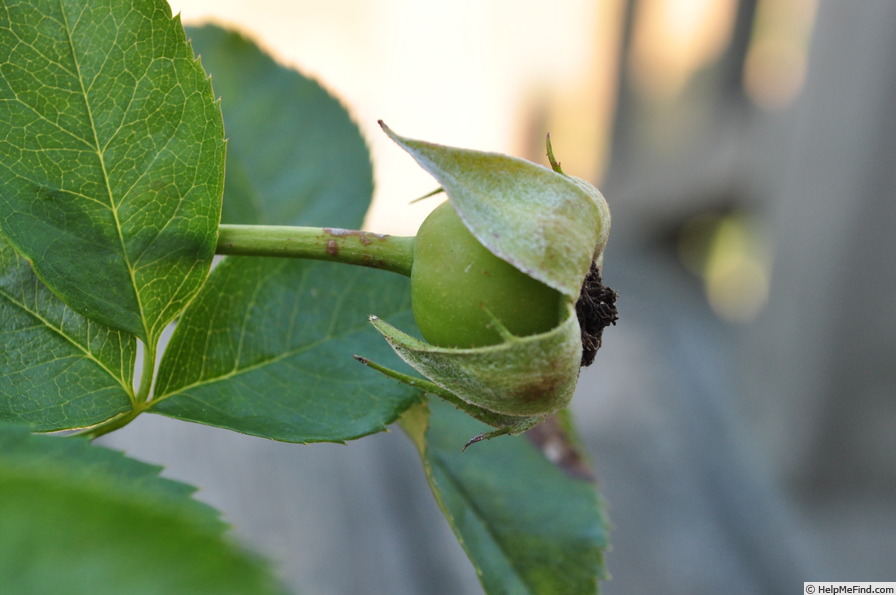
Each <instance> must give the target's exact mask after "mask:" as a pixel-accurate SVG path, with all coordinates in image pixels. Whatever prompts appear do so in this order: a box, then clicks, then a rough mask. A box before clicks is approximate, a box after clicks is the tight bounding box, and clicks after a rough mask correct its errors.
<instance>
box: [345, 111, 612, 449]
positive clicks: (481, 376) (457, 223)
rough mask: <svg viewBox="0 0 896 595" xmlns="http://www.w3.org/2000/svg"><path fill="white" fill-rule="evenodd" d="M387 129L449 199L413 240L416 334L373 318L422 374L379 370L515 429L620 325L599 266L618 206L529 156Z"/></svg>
mask: <svg viewBox="0 0 896 595" xmlns="http://www.w3.org/2000/svg"><path fill="white" fill-rule="evenodd" d="M380 125H381V126H382V127H383V130H384V131H385V132H386V134H387V135H388V136H389V137H390V138H391V139H392V140H394V141H395V142H396V143H398V145H399V146H401V147H402V148H403V149H405V150H406V151H407V152H408V153H409V154H410V155H411V156H412V157H413V158H414V159H415V160H416V161H417V163H419V164H420V165H421V166H422V167H423V168H424V169H425V170H427V171H428V172H429V173H431V174H432V175H433V176H434V177H435V178H436V180H437V181H438V182H439V184H440V185H441V188H442V190H444V191H445V193H446V194H447V195H448V202H446V203H445V204H442V205H440V206H438V207H437V208H436V209H435V210H434V211H433V212H432V213H431V214H430V215H429V217H427V219H426V220H425V221H424V222H423V225H422V226H421V227H420V230H419V232H418V234H417V237H416V239H415V240H414V250H413V252H414V254H413V263H412V264H411V273H410V274H411V302H412V308H413V311H414V317H415V319H416V322H417V326H418V327H419V329H420V333H421V334H422V335H423V337H424V338H425V339H426V341H420V340H419V339H417V338H415V337H413V336H412V335H409V334H407V333H405V332H403V331H401V330H399V329H397V328H395V327H393V326H392V325H390V324H388V323H387V322H386V321H384V320H381V319H380V318H378V317H376V316H372V317H371V321H372V323H373V325H374V326H375V327H376V329H377V330H378V331H380V333H382V335H383V336H384V337H385V339H386V340H387V341H388V342H389V344H390V345H391V346H392V348H393V349H394V350H395V352H396V353H397V354H398V355H399V356H400V357H401V358H402V359H403V360H404V361H405V362H407V363H408V364H410V366H411V367H413V368H414V369H415V370H416V371H417V372H418V373H419V374H421V375H422V376H423V378H420V377H417V376H410V375H408V374H404V373H402V372H398V371H396V370H390V369H388V368H385V367H383V366H380V365H379V364H377V363H376V362H371V361H370V360H368V359H366V358H363V357H360V356H358V359H359V360H360V361H362V362H363V363H365V364H367V365H369V366H371V367H373V368H374V369H376V370H378V371H380V372H382V373H384V374H386V375H388V376H391V377H393V378H396V379H398V380H400V381H402V382H406V383H407V384H410V385H412V386H415V387H418V388H421V389H422V390H424V391H426V392H427V393H429V394H432V395H437V396H439V397H441V398H443V399H445V400H447V401H448V402H450V403H452V404H454V405H455V406H457V407H458V408H460V409H462V410H464V411H466V412H467V413H469V414H470V415H472V416H473V417H475V418H476V419H479V420H481V421H483V422H486V423H487V424H490V425H491V426H493V427H494V428H496V429H495V430H493V431H490V432H485V433H483V434H480V435H478V436H476V437H474V438H473V439H472V440H470V441H469V442H468V443H467V444H468V445H469V444H471V443H473V442H477V441H479V440H482V439H487V438H494V437H495V436H501V435H505V434H518V433H520V432H523V431H525V430H527V429H529V428H532V427H533V426H535V425H537V424H539V423H541V422H542V421H544V420H545V419H547V418H548V417H549V416H551V415H553V414H554V413H556V412H558V411H560V410H562V409H563V408H564V407H566V405H567V404H568V403H569V400H570V399H571V398H572V395H573V392H574V391H575V387H576V382H577V380H578V377H579V369H580V366H582V365H588V364H589V363H590V361H591V360H592V359H593V358H594V352H595V351H596V349H597V347H599V346H600V332H601V330H602V328H603V327H604V326H606V324H612V323H614V322H615V319H616V318H615V317H616V314H615V306H614V301H615V292H613V291H612V290H609V289H606V288H604V287H603V285H602V284H601V281H600V264H601V262H602V259H603V250H604V246H605V245H606V242H607V237H608V236H609V232H610V212H609V208H608V207H607V203H606V201H605V200H604V197H603V196H602V195H601V193H600V192H598V190H597V189H596V188H594V186H592V185H591V184H588V183H587V182H585V181H584V180H581V179H579V178H574V177H572V176H568V175H566V174H565V173H563V171H562V170H561V169H560V166H559V164H558V163H557V162H556V161H555V160H554V158H553V153H552V151H551V149H550V143H548V146H547V150H548V158H549V161H550V163H551V168H550V169H549V168H546V167H543V166H541V165H536V164H534V163H531V162H529V161H525V160H523V159H518V158H515V157H510V156H507V155H501V154H497V153H485V152H481V151H473V150H469V149H459V148H455V147H448V146H444V145H439V144H435V143H429V142H425V141H419V140H413V139H409V138H405V137H402V136H399V135H397V134H395V133H394V132H392V130H390V129H389V128H388V127H387V126H385V125H384V124H383V123H382V122H380Z"/></svg>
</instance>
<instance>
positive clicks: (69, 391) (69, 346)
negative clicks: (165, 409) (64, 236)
mask: <svg viewBox="0 0 896 595" xmlns="http://www.w3.org/2000/svg"><path fill="white" fill-rule="evenodd" d="M135 343H136V341H135V340H134V337H133V336H132V335H129V334H127V333H123V332H121V331H116V330H112V329H109V328H107V327H105V326H103V325H102V324H100V323H98V322H95V321H92V320H89V319H87V318H85V317H83V316H81V315H80V314H78V313H77V312H75V311H73V310H72V309H71V308H69V307H68V306H66V305H65V304H63V303H62V301H60V300H59V298H57V297H56V296H55V295H53V293H52V292H50V290H49V289H47V287H46V286H45V285H44V284H43V283H42V282H41V281H40V280H39V279H38V278H37V277H36V276H35V275H34V273H33V271H32V270H31V266H30V265H29V264H28V263H27V262H26V261H25V259H23V258H22V257H21V256H19V255H18V254H16V252H15V250H13V248H12V246H10V245H9V243H8V242H6V240H4V239H3V237H2V236H0V420H5V421H18V422H23V423H27V424H29V426H30V427H31V428H32V429H34V430H59V429H63V428H76V427H82V426H89V425H92V424H94V423H97V422H100V421H103V420H105V419H108V418H110V417H112V416H114V415H116V414H118V413H123V412H125V411H128V410H129V409H130V406H131V401H130V399H131V396H132V394H133V390H132V388H131V387H132V380H133V379H132V375H133V369H134V357H135V353H136V347H135Z"/></svg>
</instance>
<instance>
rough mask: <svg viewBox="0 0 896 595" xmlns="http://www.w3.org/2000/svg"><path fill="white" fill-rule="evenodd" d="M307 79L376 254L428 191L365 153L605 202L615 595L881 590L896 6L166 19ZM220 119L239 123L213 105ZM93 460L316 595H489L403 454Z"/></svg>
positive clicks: (164, 448) (373, 445)
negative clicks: (157, 485)
mask: <svg viewBox="0 0 896 595" xmlns="http://www.w3.org/2000/svg"><path fill="white" fill-rule="evenodd" d="M171 4H172V7H173V9H174V11H175V12H176V13H177V12H180V13H181V15H182V18H183V20H184V22H185V23H187V24H198V23H201V22H207V21H213V22H216V23H219V24H224V25H229V26H232V27H234V28H237V29H239V30H241V31H242V32H244V33H245V34H247V35H249V36H251V37H253V38H254V39H255V40H256V41H258V42H259V43H260V44H261V45H262V46H263V47H265V48H266V49H267V50H268V51H270V52H271V53H273V54H274V55H275V56H276V57H277V59H278V60H279V61H281V62H282V63H284V64H287V65H290V66H293V67H296V68H298V69H299V70H300V71H302V72H303V73H305V74H307V75H311V76H314V77H316V78H318V79H319V80H320V81H321V82H322V83H323V84H324V85H325V86H326V87H327V88H328V89H330V90H331V92H333V93H334V94H336V95H337V96H339V97H340V98H341V99H342V100H343V102H344V103H345V105H346V106H347V107H348V109H349V111H350V113H351V114H352V116H353V118H354V119H355V120H356V121H357V122H358V124H359V126H360V127H361V129H362V131H363V132H364V134H365V136H366V138H367V139H368V142H369V143H370V145H371V147H372V151H373V155H374V164H375V169H376V176H377V191H376V195H375V202H374V208H373V210H372V211H371V214H370V216H369V219H368V222H367V228H368V229H370V230H374V231H379V232H388V233H400V234H411V233H413V232H414V230H415V229H416V227H417V225H418V224H419V222H420V221H421V220H422V219H423V217H425V215H426V214H427V212H428V210H429V209H431V208H432V203H426V202H424V203H419V204H415V205H408V203H409V201H410V200H412V199H414V198H416V197H418V196H421V195H422V194H425V193H426V192H428V191H430V190H432V189H433V188H434V183H433V181H432V179H431V178H429V177H428V175H427V174H425V173H424V172H423V171H422V170H420V169H419V168H418V167H417V166H416V165H415V164H414V163H413V162H412V160H411V159H410V158H408V157H407V155H405V154H404V153H403V152H402V151H400V150H398V149H397V147H395V146H394V145H392V144H391V142H389V141H388V140H387V139H386V138H385V137H384V136H383V135H382V134H381V133H380V132H379V130H378V127H377V126H376V120H377V119H379V118H382V119H384V120H385V121H386V122H388V123H389V125H390V126H392V127H393V128H394V129H395V130H396V131H398V132H399V133H401V134H405V135H408V136H412V137H414V138H422V139H427V140H433V141H437V142H440V143H444V144H450V145H456V146H463V147H469V148H476V149H483V150H494V151H501V152H505V153H510V154H514V155H518V156H522V157H526V158H528V159H531V160H533V161H536V162H539V163H544V162H545V158H544V156H543V153H544V151H543V139H544V134H545V133H546V132H550V133H551V137H552V140H553V144H554V149H555V153H556V154H557V156H558V159H559V160H560V161H561V162H562V163H563V167H564V170H565V171H566V172H568V173H570V174H572V175H577V176H579V177H583V178H587V179H589V180H591V181H593V182H594V183H596V184H597V185H598V187H599V188H601V189H602V191H603V192H604V194H605V195H606V197H607V200H608V202H609V203H610V206H611V209H612V212H613V218H614V219H613V234H612V237H611V240H610V244H609V247H608V251H607V253H606V259H605V268H604V280H605V282H607V283H608V284H609V285H611V286H612V287H614V288H615V289H616V290H617V291H618V292H619V294H620V298H619V307H620V321H619V324H618V326H616V327H613V328H610V329H608V330H607V332H606V333H605V335H604V347H603V349H602V350H601V352H600V353H599V355H598V357H597V361H596V363H595V364H594V365H593V366H592V367H591V368H589V369H587V370H586V371H585V372H584V373H583V375H582V380H581V382H580V385H579V390H578V394H577V396H576V397H575V399H574V409H575V411H576V413H577V419H578V424H579V426H580V427H581V429H582V431H583V434H584V437H585V439H586V441H587V443H588V445H589V448H590V450H591V453H592V458H593V461H594V466H595V468H596V471H597V474H598V476H599V478H600V479H599V481H600V485H601V490H602V492H603V494H604V496H605V497H606V499H607V501H608V503H609V504H608V505H609V516H610V518H611V520H612V522H613V526H614V527H613V532H612V535H611V540H612V543H613V549H612V551H611V552H610V553H609V555H608V557H607V564H608V567H609V570H610V572H611V573H612V575H613V578H612V580H609V581H607V582H605V583H603V585H602V592H604V593H607V594H611V595H612V594H629V593H631V594H641V593H649V592H663V593H673V594H675V593H682V594H684V593H688V594H693V593H720V592H725V593H745V594H746V593H795V592H797V591H796V589H799V588H800V587H799V585H800V584H801V583H802V582H803V581H809V580H816V581H820V580H829V581H838V580H839V581H847V580H856V581H886V580H896V574H894V564H893V562H894V560H896V539H894V536H896V498H894V494H896V308H894V298H893V296H894V295H896V258H894V257H896V239H894V237H896V236H894V232H896V167H894V163H896V103H894V97H896V68H894V67H893V63H894V61H896V3H894V2H892V1H890V0H854V1H852V2H839V1H835V0H628V1H625V0H563V1H562V2H553V3H548V2H537V1H534V0H513V1H510V0H475V1H474V0H452V1H450V2H449V1H447V0H430V1H428V2H414V1H411V0H328V2H326V3H323V2H303V1H290V2H286V1H285V0H283V1H277V0H253V1H252V2H247V1H245V0H215V1H214V2H212V1H211V0H172V1H171ZM225 101H226V98H225ZM103 441H104V442H105V443H106V444H109V445H112V446H115V447H118V448H121V449H124V450H125V451H127V452H128V453H130V454H132V455H134V456H137V457H138V458H142V459H145V460H150V461H154V462H158V463H160V464H163V465H165V466H166V467H167V469H168V471H167V474H168V475H169V476H172V477H176V478H179V479H183V480H184V481H187V482H189V483H192V484H194V485H198V486H199V487H200V490H201V491H200V492H199V497H200V498H201V499H204V500H206V501H208V502H210V503H211V504H213V505H215V506H217V507H219V508H220V509H222V510H223V511H224V514H225V516H226V518H227V520H228V521H230V522H231V523H233V525H234V526H235V528H236V529H235V531H236V534H237V536H238V537H239V538H240V539H242V540H243V541H244V542H246V543H248V544H250V545H251V546H252V547H254V548H255V549H257V550H258V551H260V552H261V553H263V554H265V555H267V556H269V557H270V558H272V559H273V560H275V563H276V565H277V567H278V569H279V571H280V574H281V575H282V576H283V577H284V578H285V580H286V581H287V582H288V584H290V585H291V586H293V587H294V588H295V589H297V590H301V591H303V592H306V593H315V594H354V593H358V594H362V593H364V594H366V593H372V592H376V593H393V594H396V593H399V594H403V593H407V594H414V593H445V594H457V593H477V592H480V588H479V586H478V581H477V580H476V577H475V574H474V572H473V570H472V568H471V567H470V566H469V563H468V562H467V561H466V559H465V557H464V554H463V553H462V551H461V550H460V547H459V546H458V545H457V543H456V541H455V540H454V538H453V536H452V535H451V533H450V530H449V529H448V527H447V525H446V524H445V523H444V521H443V520H442V519H441V517H440V515H439V512H438V510H437V508H436V505H435V503H434V502H433V500H432V497H431V495H430V494H429V491H428V488H427V486H426V484H425V481H424V478H423V475H422V473H420V469H419V463H418V461H417V457H416V453H415V452H414V451H413V449H412V447H411V445H410V443H409V442H408V441H407V440H406V439H405V438H404V437H403V436H402V435H401V434H400V432H394V433H390V434H380V435H377V436H373V437H370V438H367V439H364V440H361V441H358V442H355V443H352V444H351V445H349V446H339V445H314V446H295V445H286V444H277V443H273V442H269V441H264V440H261V439H257V438H249V437H246V436H242V435H238V434H233V433H228V432H226V431H223V430H214V429H210V428H205V427H201V426H196V425H191V424H185V423H183V422H176V421H172V420H168V419H165V418H161V417H157V416H142V417H141V418H139V419H138V421H137V422H135V423H134V424H131V426H129V427H128V428H126V429H125V430H122V431H120V432H118V433H116V434H113V435H111V436H109V437H107V438H104V439H103Z"/></svg>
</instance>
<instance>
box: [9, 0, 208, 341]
mask: <svg viewBox="0 0 896 595" xmlns="http://www.w3.org/2000/svg"><path fill="white" fill-rule="evenodd" d="M0 56H2V61H0V75H2V76H0V129H2V130H3V134H2V135H0V229H2V232H3V233H4V234H5V235H6V236H7V238H8V239H9V241H10V243H12V244H13V245H14V246H15V247H16V249H17V250H19V251H20V252H21V253H22V254H23V255H24V256H25V257H26V258H27V259H28V260H29V261H31V262H32V264H33V266H34V269H35V271H36V273H37V275H38V276H39V277H40V278H41V279H42V280H43V281H44V282H45V283H46V284H47V285H48V286H49V287H50V288H51V289H52V290H53V291H54V292H55V293H56V294H58V295H59V296H60V297H61V298H62V299H63V301H65V302H66V303H67V304H68V305H69V306H71V307H72V308H74V309H75V310H76V311H78V312H79V313H81V314H83V315H85V316H87V317H89V318H92V319H94V320H98V321H101V322H103V323H104V324H106V325H108V326H111V327H113V328H117V329H120V330H124V331H127V332H129V333H132V334H134V335H136V336H138V337H140V338H141V339H143V340H144V341H145V342H147V343H149V344H151V345H154V343H155V340H156V338H157V337H158V334H159V333H160V332H161V330H162V328H164V326H165V325H166V324H168V323H169V322H170V321H171V320H172V319H174V317H175V316H177V315H178V313H179V312H180V311H181V310H182V309H183V308H184V306H185V305H186V304H187V303H188V301H189V300H190V299H191V298H192V296H193V295H194V294H195V293H196V291H197V290H198V289H199V287H200V285H201V284H202V282H203V281H204V280H205V277H206V275H207V273H208V268H209V266H210V264H211V258H212V255H213V253H214V248H215V243H216V233H217V226H218V222H219V219H220V204H221V203H220V201H221V194H222V184H223V177H224V133H223V123H222V119H221V112H220V109H219V106H218V104H217V102H216V101H215V99H214V97H213V95H212V92H211V86H210V84H209V81H208V78H207V76H206V74H205V72H204V71H203V70H202V67H201V66H200V64H199V63H198V61H196V60H195V59H194V57H193V52H192V50H191V48H190V46H189V44H188V43H186V39H185V37H184V33H183V29H182V27H181V25H180V21H179V19H178V18H176V17H175V18H172V16H171V11H170V8H169V7H168V5H167V4H166V3H165V2H164V1H162V0H139V1H134V2H118V1H116V0H97V1H92V2H76V1H71V0H70V1H62V2H60V1H56V0H36V1H35V0H21V1H19V0H10V1H7V2H4V3H3V6H2V8H0Z"/></svg>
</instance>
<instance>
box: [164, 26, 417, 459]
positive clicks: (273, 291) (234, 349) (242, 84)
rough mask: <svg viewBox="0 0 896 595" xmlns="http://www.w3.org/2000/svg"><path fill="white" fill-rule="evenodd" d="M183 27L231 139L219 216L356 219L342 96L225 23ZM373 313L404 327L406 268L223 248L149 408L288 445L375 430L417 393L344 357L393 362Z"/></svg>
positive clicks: (357, 141) (359, 147) (360, 211)
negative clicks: (218, 98)
mask: <svg viewBox="0 0 896 595" xmlns="http://www.w3.org/2000/svg"><path fill="white" fill-rule="evenodd" d="M189 33H190V36H191V37H192V39H193V41H194V43H195V44H196V45H195V47H196V49H197V51H199V52H200V53H201V54H202V57H203V64H205V65H207V66H208V68H209V70H210V71H211V73H212V77H213V83H214V86H215V90H216V92H221V93H222V94H223V96H224V99H223V103H222V105H223V110H224V118H225V122H226V125H227V130H228V137H229V138H230V139H231V140H230V141H229V143H230V144H229V146H228V157H227V170H228V178H227V190H226V193H225V199H224V200H225V207H224V209H225V216H227V217H237V216H239V217H246V218H247V219H244V220H239V221H240V222H241V223H242V222H255V223H267V224H277V225H281V224H301V225H313V224H324V225H330V226H342V227H357V226H359V225H360V224H361V221H362V219H363V216H364V213H365V211H366V210H367V207H368V205H369V202H370V196H371V191H372V187H373V183H372V178H373V173H372V170H371V166H370V161H369V157H368V155H367V149H366V147H365V144H364V142H363V139H362V138H361V135H360V133H359V132H358V129H357V127H355V126H354V124H352V122H351V120H350V119H349V117H348V114H347V113H346V112H345V110H344V109H343V108H342V107H341V106H340V105H339V102H338V101H337V100H336V99H335V98H333V97H332V96H330V95H329V94H327V93H326V92H325V91H323V90H322V88H321V87H320V86H319V85H318V84H317V83H315V82H314V81H311V80H309V79H306V78H304V77H302V76H301V75H300V74H299V73H297V72H295V71H293V70H290V69H287V68H284V67H282V66H279V65H277V64H276V63H275V62H274V61H273V60H271V58H270V57H268V56H266V55H265V54H263V53H261V52H260V51H259V50H258V48H257V47H256V46H255V45H254V44H253V43H251V42H250V41H248V40H246V39H245V38H243V37H241V36H239V35H237V34H235V33H230V32H226V31H223V30H221V29H218V28H216V27H202V28H198V29H190V31H189ZM231 220H234V221H236V220H237V219H231ZM379 311H387V312H391V313H393V314H394V315H395V316H397V317H398V318H399V319H400V320H404V321H406V323H407V324H412V317H411V315H410V297H409V290H408V282H407V279H404V278H401V277H398V276H395V275H391V274H388V273H384V272H380V271H370V270H362V269H357V268H353V267H346V266H344V265H324V264H320V263H310V262H307V261H305V262H302V261H296V260H290V259H277V258H258V257H254V258H243V257H227V258H226V259H225V260H224V261H223V262H222V263H221V264H220V265H219V266H218V267H216V268H215V270H214V271H213V272H212V275H211V277H210V279H209V281H208V283H207V285H206V287H204V288H203V290H202V292H201V293H200V295H199V296H198V297H197V299H196V301H195V302H194V304H192V305H191V307H190V309H189V310H188V311H187V312H186V313H185V314H184V316H183V318H182V319H181V320H180V321H179V324H178V327H177V329H176V331H175V333H174V336H173V337H172V340H171V343H170V344H169V346H168V348H167V350H166V352H165V355H164V357H163V359H162V363H161V365H160V369H159V378H158V382H157V385H156V398H158V399H159V402H158V404H156V405H155V406H154V407H153V408H152V409H151V410H152V411H155V412H158V413H163V414H165V415H169V416H172V417H177V418H181V419H187V420H191V421H196V422H200V423H205V424H209V425H215V426H220V427H225V428H230V429H233V430H236V431H240V432H244V433H248V434H255V435H259V436H265V437H268V438H275V439H278V440H285V441H291V442H313V441H342V440H348V439H351V438H357V437H359V436H363V435H366V434H370V433H372V432H377V431H380V430H383V429H384V428H385V425H386V424H388V423H390V422H392V421H394V420H395V419H396V418H397V417H398V415H400V413H401V412H402V411H404V410H405V409H406V408H407V407H408V406H410V405H411V404H412V403H413V402H415V401H416V400H417V399H419V392H418V391H415V390H413V389H410V388H407V387H404V386H400V385H398V384H396V383H395V382H393V381H391V380H388V379H386V378H383V377H381V376H380V375H378V374H376V373H375V372H373V371H371V370H369V369H367V368H365V367H364V366H361V365H360V364H358V363H357V362H356V361H355V360H354V359H353V358H352V357H351V356H352V354H353V353H358V352H369V350H373V352H375V353H376V354H378V355H381V356H382V357H385V358H391V359H392V361H394V362H396V363H398V360H397V358H395V357H394V355H393V354H392V353H391V350H390V349H389V348H388V346H386V345H385V344H384V343H383V342H382V340H381V339H380V338H379V335H377V334H376V331H374V329H372V328H370V325H369V324H368V322H367V317H368V316H369V315H370V314H371V313H373V312H379Z"/></svg>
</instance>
